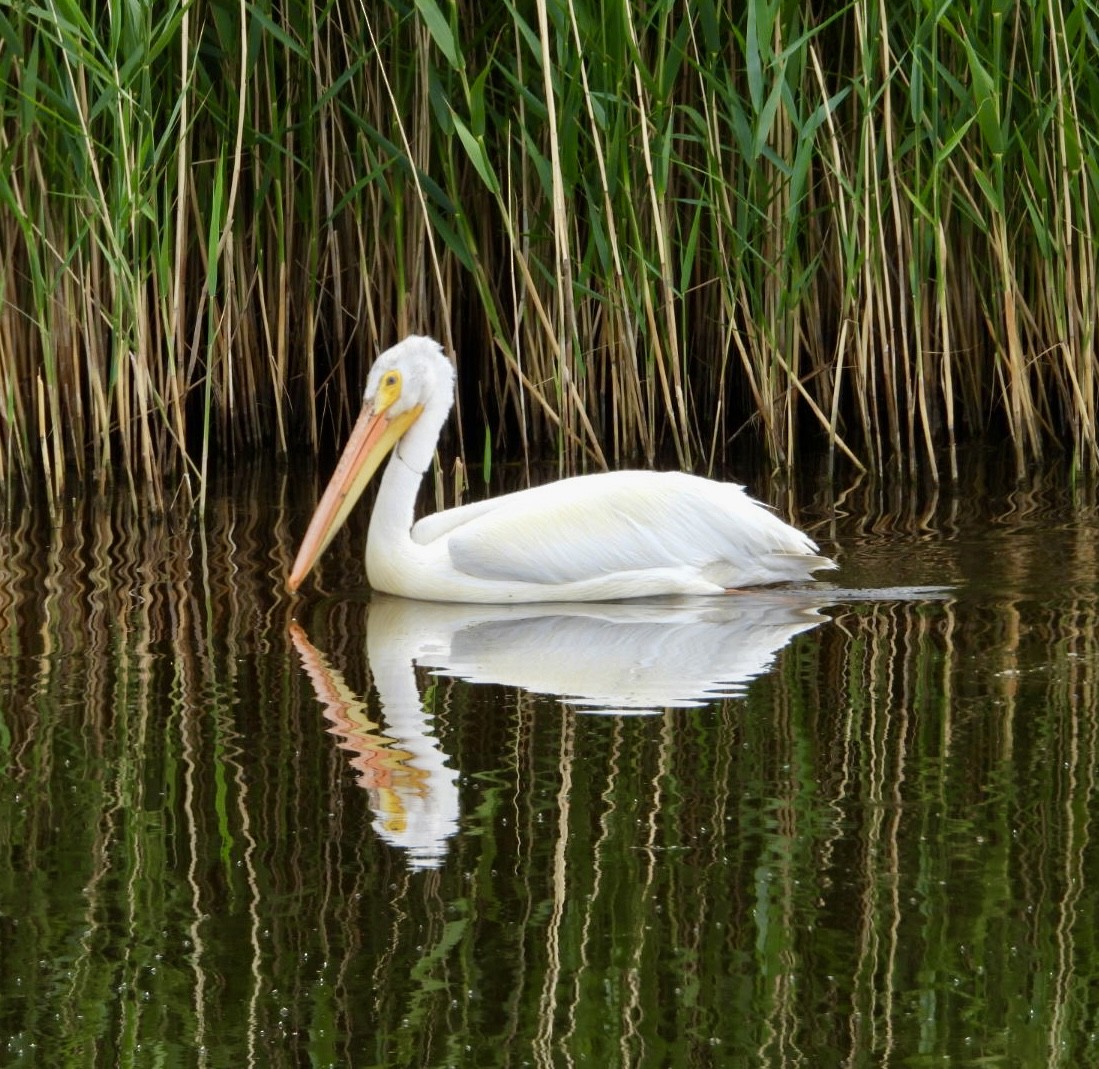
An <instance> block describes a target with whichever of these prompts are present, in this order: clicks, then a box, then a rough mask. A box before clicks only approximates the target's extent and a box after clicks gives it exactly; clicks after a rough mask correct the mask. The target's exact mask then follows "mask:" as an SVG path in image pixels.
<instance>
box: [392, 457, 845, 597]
mask: <svg viewBox="0 0 1099 1069" xmlns="http://www.w3.org/2000/svg"><path fill="white" fill-rule="evenodd" d="M467 510H468V511H467ZM442 516H443V517H445V520H444V519H441V518H436V517H429V518H428V520H429V521H433V523H429V524H427V525H425V522H424V521H421V523H420V524H417V525H416V528H414V530H413V537H414V538H415V539H416V541H418V542H420V541H427V540H428V539H427V538H426V537H425V532H430V533H431V534H434V535H436V536H439V535H440V534H441V533H445V532H447V531H449V536H448V548H449V552H450V557H451V560H452V562H453V564H454V566H455V567H456V568H457V569H458V570H459V571H461V572H463V573H465V574H466V575H470V576H475V577H477V578H480V579H489V580H503V581H511V582H524V583H543V584H563V583H571V582H583V581H585V580H589V579H596V578H600V577H603V576H608V575H613V574H616V573H622V572H635V571H650V570H652V569H658V568H671V569H682V568H688V569H690V570H692V571H694V572H697V573H698V575H699V577H700V578H702V579H703V580H705V581H708V582H712V583H714V584H717V585H720V586H730V585H736V584H738V583H761V582H779V581H782V580H784V579H793V578H805V577H807V575H808V573H809V571H810V570H811V569H812V568H813V567H824V566H826V565H827V564H828V563H829V562H827V561H826V560H825V559H824V558H820V557H817V556H816V555H815V554H816V546H815V545H814V544H813V542H812V541H811V540H810V539H809V538H808V537H807V536H805V535H803V534H801V532H799V531H796V530H795V529H794V528H792V527H790V526H788V525H787V524H785V523H783V522H782V521H781V520H780V519H778V517H776V516H775V515H774V514H773V513H771V512H770V511H769V510H767V509H766V508H764V507H763V506H761V505H759V504H758V503H757V502H754V501H752V500H751V498H749V497H748V496H747V495H746V494H745V493H744V491H743V488H742V487H739V486H735V485H733V484H730V483H716V482H711V481H710V480H707V479H701V478H698V477H697V476H693V475H685V474H683V473H680V472H664V473H654V472H609V473H602V474H599V475H588V476H581V477H579V478H575V479H565V480H562V481H561V482H557V483H549V484H547V485H546V486H542V487H536V488H534V489H532V490H523V491H520V492H518V493H515V494H508V495H506V496H504V497H501V498H497V499H495V500H494V501H488V502H484V503H483V504H482V505H480V506H477V505H472V506H465V508H463V509H455V510H452V511H451V512H448V513H443V514H442Z"/></svg>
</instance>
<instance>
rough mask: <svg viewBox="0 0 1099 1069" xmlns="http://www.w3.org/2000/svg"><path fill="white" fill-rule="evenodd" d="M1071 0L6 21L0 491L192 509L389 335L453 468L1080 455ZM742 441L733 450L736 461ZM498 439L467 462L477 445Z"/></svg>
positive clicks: (169, 13) (1098, 103)
mask: <svg viewBox="0 0 1099 1069" xmlns="http://www.w3.org/2000/svg"><path fill="white" fill-rule="evenodd" d="M1097 27H1099V22H1097V18H1096V14H1095V11H1094V8H1093V7H1091V6H1089V5H1086V4H1083V3H1072V2H1069V0H1048V2H1047V3H1045V4H1041V5H1037V4H1035V5H1029V4H1009V3H1005V2H1004V0H986V2H978V3H974V4H971V5H967V7H966V9H965V10H962V9H960V8H958V7H957V6H956V5H940V6H939V7H937V8H936V7H928V6H927V5H920V4H906V5H885V4H882V3H871V2H868V0H866V2H863V0H856V2H852V3H850V4H847V5H846V6H844V7H842V8H839V9H836V8H834V7H832V6H831V5H801V4H780V3H778V2H777V0H776V2H770V3H768V2H763V0H758V2H749V3H748V4H746V5H730V6H726V5H721V4H715V3H713V2H702V3H691V4H686V3H683V2H675V0H653V2H650V3H647V4H642V3H639V2H637V0H607V2H603V3H593V2H591V0H552V2H551V0H534V2H533V3H532V4H524V5H513V4H495V3H485V2H477V0H468V2H465V3H462V4H456V3H446V2H443V0H415V3H414V4H411V5H408V4H398V3H366V2H364V0H337V2H334V3H332V4H329V5H320V6H318V5H314V4H312V3H304V2H300V0H289V2H286V3H281V4H273V3H270V2H269V0H257V2H254V3H245V2H243V0H241V2H240V3H239V5H231V4H230V5H223V4H218V5H214V4H210V3H208V2H206V0H193V2H185V0H166V2H165V3H162V4H157V5H102V4H97V5H90V6H89V5H79V4H76V3H75V2H74V0H49V2H48V3H45V4H42V5H36V6H23V5H14V6H5V7H2V8H0V156H2V159H3V163H2V166H0V404H2V417H0V421H2V426H0V473H2V475H0V477H2V478H3V479H4V480H5V482H6V483H8V484H9V485H10V484H12V483H13V482H25V483H37V482H39V481H44V482H45V483H46V484H47V485H48V486H49V488H50V491H51V493H52V494H54V495H58V494H60V493H62V492H63V490H64V487H65V485H66V483H67V482H68V481H69V480H71V479H73V478H74V477H77V476H84V475H89V474H90V475H92V476H94V477H96V478H98V479H100V480H102V479H106V478H112V479H116V480H128V481H129V483H130V484H131V485H132V486H133V487H134V490H135V492H136V491H137V490H138V489H139V488H140V491H141V493H142V494H145V495H148V497H149V499H150V500H152V501H153V502H158V503H163V502H164V501H165V499H166V497H168V496H170V495H173V494H175V493H177V492H179V490H180V489H183V490H184V491H189V492H191V493H197V494H198V495H199V496H200V497H201V496H202V495H204V494H205V488H206V486H207V481H208V478H209V475H210V473H211V471H212V469H213V467H214V465H215V464H216V463H218V462H224V461H225V460H226V458H229V459H231V458H233V457H235V456H237V455H239V454H240V453H242V452H244V451H246V450H250V449H254V448H272V447H274V448H277V449H279V450H281V451H287V450H289V449H291V448H292V447H299V448H300V447H302V446H305V445H307V446H309V447H312V448H316V447H317V446H318V445H319V444H320V443H322V442H323V441H325V440H327V439H328V438H330V437H331V436H333V435H338V434H339V433H341V432H342V431H343V430H344V429H345V428H346V426H347V424H348V421H349V420H350V418H351V416H352V415H353V414H354V412H353V410H354V409H355V408H356V407H357V396H358V391H359V388H360V384H361V382H362V380H363V377H364V370H365V367H366V366H367V365H368V364H369V362H370V360H371V359H372V358H373V355H374V354H375V353H376V351H377V350H378V349H379V348H381V347H384V346H385V345H387V344H389V343H391V342H393V341H394V340H396V339H397V338H398V337H399V336H400V335H402V334H404V333H406V332H409V331H428V332H432V333H434V334H436V335H437V336H438V337H440V338H441V339H442V340H443V342H444V344H445V345H446V346H447V348H448V349H449V350H451V351H452V352H454V353H455V354H456V358H457V360H458V364H459V368H460V381H461V403H462V410H463V420H462V429H463V431H464V439H459V441H458V444H459V446H460V447H461V448H462V449H463V451H466V450H467V449H468V451H469V452H471V453H472V454H473V456H472V459H474V460H480V459H481V457H482V450H483V455H484V456H485V457H487V458H491V457H492V456H494V455H501V456H510V457H515V456H522V457H524V458H526V459H534V458H537V459H544V458H546V457H553V458H555V459H556V460H557V461H558V463H559V465H560V467H561V468H562V469H569V470H572V469H577V468H581V467H589V466H596V467H597V466H602V465H617V464H621V463H625V462H643V463H648V464H651V463H656V462H658V461H659V462H662V463H663V462H670V461H674V462H675V463H677V464H679V465H681V466H684V467H693V468H706V469H708V468H714V467H720V466H722V465H723V464H724V463H725V462H726V460H727V458H728V456H729V453H730V450H731V449H732V448H739V446H740V443H741V442H742V441H753V440H758V441H761V442H762V443H763V445H764V447H765V449H766V452H767V455H768V456H769V458H770V459H771V461H772V462H773V463H774V464H776V465H789V464H792V463H793V462H794V460H795V458H796V454H797V452H798V449H799V448H805V447H806V446H807V445H808V446H812V447H823V448H827V449H829V450H831V451H832V452H833V454H834V455H835V456H836V457H837V458H839V459H841V461H842V462H843V463H846V464H850V465H854V466H857V467H863V468H867V469H870V470H882V469H885V468H887V467H893V468H899V469H900V470H901V471H903V472H906V473H908V474H909V475H911V476H915V475H917V474H926V475H930V476H931V477H933V478H939V477H941V476H943V475H944V474H946V475H953V474H955V472H956V460H955V455H956V454H955V448H956V445H957V444H958V443H959V442H960V441H961V440H963V439H972V438H980V437H985V436H988V437H990V438H992V439H993V440H997V441H999V440H1002V441H1006V442H1009V443H1010V446H1011V450H1012V452H1013V455H1014V458H1015V464H1016V468H1017V469H1018V470H1019V471H1020V472H1022V471H1023V470H1024V469H1025V468H1026V467H1027V465H1028V464H1030V463H1031V462H1032V461H1034V460H1036V459H1038V458H1039V457H1041V455H1042V454H1043V453H1044V452H1046V451H1048V450H1050V449H1063V450H1064V452H1065V454H1066V456H1068V457H1069V458H1070V462H1071V465H1072V470H1073V471H1079V470H1085V469H1093V468H1094V467H1095V465H1096V461H1097V459H1099V443H1097V441H1096V409H1097V404H1099V382H1097V374H1096V347H1095V334H1096V322H1097V304H1096V254H1095V234H1094V227H1095V222H1094V218H1093V217H1094V215H1095V212H1096V198H1097V193H1099V163H1097V160H1099V154H1097V145H1096V140H1097V132H1099V76H1097V69H1096V65H1095V63H1094V49H1095V44H1094V42H1095V39H1096V32H1097ZM738 436H739V437H738ZM482 443H483V444H482Z"/></svg>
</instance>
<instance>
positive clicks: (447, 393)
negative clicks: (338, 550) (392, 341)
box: [286, 336, 454, 592]
mask: <svg viewBox="0 0 1099 1069" xmlns="http://www.w3.org/2000/svg"><path fill="white" fill-rule="evenodd" d="M453 401H454V365H453V364H451V362H450V361H449V360H448V359H447V358H446V357H445V356H444V355H443V350H442V346H440V345H439V343H438V342H437V341H435V340H434V339H432V338H423V337H418V336H413V337H409V338H405V339H404V341H401V342H398V343H397V344H396V345H394V346H393V347H392V348H390V349H386V351H385V352H384V353H382V354H381V356H379V357H378V359H377V360H376V361H375V362H374V366H373V367H372V368H371V369H370V374H369V376H367V380H366V390H365V392H364V394H363V409H362V414H361V415H360V416H359V418H358V421H357V422H356V424H355V426H354V428H353V429H352V431H351V437H350V438H349V439H348V441H347V445H346V446H344V450H343V453H342V454H341V456H340V459H339V462H338V463H337V465H336V470H335V471H334V472H333V473H332V478H331V480H329V483H328V486H327V487H326V488H325V491H324V496H323V497H322V498H321V502H320V504H319V505H318V506H317V511H316V512H314V513H313V519H312V520H310V522H309V529H308V530H307V531H306V532H305V538H304V539H303V540H302V544H301V549H299V550H298V556H297V559H296V560H295V561H294V567H293V570H292V571H291V572H290V578H289V579H288V580H287V581H286V586H287V589H289V590H290V591H291V592H293V591H295V590H297V589H298V587H299V586H301V582H302V580H303V579H304V578H305V577H306V575H307V574H308V572H309V569H310V568H312V567H313V565H314V564H315V563H316V561H317V559H318V558H319V557H320V555H321V554H322V553H323V552H324V551H325V549H327V547H328V543H329V542H331V541H332V538H333V537H334V535H335V534H336V532H337V531H338V530H339V529H340V528H341V527H342V526H343V524H344V522H345V521H346V519H347V517H348V515H349V514H350V512H351V509H352V508H353V507H354V506H355V503H356V502H357V501H358V500H359V498H360V497H361V496H362V492H363V490H365V489H366V485H367V483H369V482H370V480H371V478H372V477H373V475H374V473H375V472H376V471H377V470H378V467H379V465H380V464H381V462H382V461H383V460H384V459H385V456H386V454H387V453H388V452H389V451H390V450H391V449H392V448H393V447H394V446H396V445H397V443H398V442H400V443H401V446H400V448H399V450H398V452H399V453H400V455H401V459H402V460H403V461H404V462H405V463H406V464H407V465H408V466H409V467H410V468H412V469H413V470H415V471H424V470H426V468H427V466H428V464H429V463H430V462H431V454H432V452H433V450H434V448H435V442H436V439H437V437H438V433H439V429H440V427H441V426H442V424H443V421H444V420H445V419H446V416H447V413H448V412H449V411H450V406H451V404H452V403H453ZM425 413H429V414H430V418H428V419H425V420H424V421H423V423H424V425H425V430H428V431H429V432H430V433H428V434H425V435H419V434H418V435H416V436H412V435H409V437H408V438H406V437H405V436H406V435H408V433H409V431H410V430H411V429H412V427H414V426H415V425H416V424H417V423H418V422H419V421H420V419H421V417H422V416H424V414H425ZM402 440H403V441H402Z"/></svg>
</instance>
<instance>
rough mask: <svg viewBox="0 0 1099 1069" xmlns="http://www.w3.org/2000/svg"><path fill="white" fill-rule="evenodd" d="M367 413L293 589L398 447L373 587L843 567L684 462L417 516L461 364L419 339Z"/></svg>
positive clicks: (674, 577) (584, 585)
mask: <svg viewBox="0 0 1099 1069" xmlns="http://www.w3.org/2000/svg"><path fill="white" fill-rule="evenodd" d="M363 402H364V403H363V410H362V414H361V415H360V416H359V419H358V422H357V423H356V424H355V427H354V429H353V430H352V432H351V438H350V440H349V441H348V443H347V446H346V447H345V448H344V451H343V455H342V456H341V457H340V460H339V463H338V464H337V466H336V470H335V472H334V473H333V475H332V479H331V481H330V482H329V484H328V487H327V489H326V490H325V492H324V496H323V497H322V498H321V502H320V504H319V505H318V506H317V511H316V512H315V513H314V514H313V519H312V520H311V521H310V524H309V529H308V530H307V531H306V534H305V539H304V540H303V542H302V545H301V549H300V550H299V551H298V556H297V559H296V560H295V561H294V568H293V571H292V572H291V574H290V578H289V580H288V581H287V587H288V588H289V589H290V590H291V591H295V590H297V589H298V587H299V586H300V585H301V582H302V580H303V579H304V578H305V576H306V574H307V573H308V571H309V569H310V568H312V566H313V564H314V563H315V562H316V560H317V558H318V557H319V556H320V555H321V553H323V552H324V550H325V548H326V547H327V546H328V543H329V542H330V541H331V540H332V537H333V535H335V533H336V531H337V530H339V528H340V526H341V525H342V524H343V523H344V521H345V520H346V519H347V516H348V514H349V513H350V511H351V509H352V508H353V507H354V505H355V502H356V501H357V500H358V499H359V497H360V495H361V494H362V492H363V489H364V488H365V487H366V484H367V483H368V482H369V481H370V478H371V476H373V474H374V472H375V471H376V470H377V468H378V465H379V464H380V463H381V461H382V459H383V458H384V457H385V455H386V453H388V452H389V451H390V450H391V449H392V450H394V452H393V457H392V459H391V460H390V462H389V465H388V466H387V467H386V470H385V473H384V475H383V476H382V482H381V486H380V488H379V490H378V496H377V500H376V501H375V503H374V512H373V515H372V516H371V518H370V529H369V532H368V534H367V538H366V574H367V579H368V580H369V582H370V585H371V587H373V588H374V589H375V590H379V591H383V592H385V593H388V594H397V595H400V596H402V597H408V598H418V599H421V600H424V601H456V602H486V603H503V602H535V601H612V600H617V599H620V598H638V597H651V596H655V595H664V594H721V593H724V592H725V591H727V590H730V589H736V588H739V587H747V586H759V585H763V584H768V583H782V582H788V581H790V580H805V579H809V578H810V577H811V573H812V572H813V571H815V570H817V569H820V568H834V567H835V565H834V564H833V563H832V561H830V560H829V559H828V558H827V557H822V556H819V555H818V553H817V547H816V544H815V543H814V542H813V541H812V539H810V538H809V537H808V536H807V535H805V534H803V533H802V532H801V531H798V530H797V529H796V528H794V527H791V526H790V525H789V524H787V523H783V522H782V520H780V519H779V518H778V517H777V516H775V515H774V514H773V513H772V512H771V511H770V510H769V509H767V508H766V507H765V506H763V505H761V504H760V503H759V502H758V501H753V500H752V499H751V498H750V497H748V495H747V494H745V493H744V488H743V487H741V486H736V485H734V484H732V483H719V482H714V481H712V480H710V479H703V478H700V477H699V476H697V475H687V474H684V473H683V472H651V471H616V472H603V473H600V474H595V475H580V476H576V477H574V478H571V479H562V480H560V481H559V482H554V483H548V484H546V485H544V486H536V487H533V488H531V489H529V490H519V491H517V492H515V493H511V494H505V495H503V496H502V497H497V498H490V499H489V500H487V501H479V502H476V503H474V504H470V505H462V506H460V507H458V508H453V509H447V510H446V511H444V512H438V513H436V514H435V515H432V516H425V517H424V518H423V519H421V520H419V521H417V522H415V523H413V510H414V507H415V503H416V494H417V491H418V489H419V485H420V481H421V479H422V478H423V474H424V472H425V471H427V468H428V465H429V464H430V463H431V458H432V456H433V454H434V452H435V447H436V444H437V442H438V439H439V434H440V433H441V431H442V429H443V424H444V423H445V422H446V419H447V416H448V415H449V413H450V408H451V405H452V404H453V403H454V367H453V365H452V364H451V362H450V361H449V360H448V359H447V358H446V357H445V356H444V355H443V351H442V348H441V346H440V345H439V343H438V342H436V341H434V340H432V339H431V338H422V337H409V338H406V339H405V340H404V341H402V342H399V343H398V344H397V345H394V346H393V347H392V348H390V349H387V350H386V351H385V352H384V353H382V354H381V356H379V357H378V359H377V361H376V362H375V364H374V366H373V367H372V368H371V369H370V375H369V377H368V378H367V381H366V392H365V395H364V398H363Z"/></svg>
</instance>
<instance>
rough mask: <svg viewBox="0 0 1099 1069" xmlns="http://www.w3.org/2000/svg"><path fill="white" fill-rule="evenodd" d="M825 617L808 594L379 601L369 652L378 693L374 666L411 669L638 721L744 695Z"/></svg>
mask: <svg viewBox="0 0 1099 1069" xmlns="http://www.w3.org/2000/svg"><path fill="white" fill-rule="evenodd" d="M824 619H826V618H825V617H823V616H821V615H819V614H818V613H817V611H816V607H815V605H814V604H813V603H812V602H811V601H810V600H809V596H808V595H807V594H805V593H802V592H793V591H759V592H753V593H746V594H743V595H741V596H740V597H737V598H721V599H716V600H711V599H706V600H704V601H701V600H686V601H673V602H669V601H661V602H655V603H654V602H637V601H633V602H626V603H620V604H603V605H522V606H520V605H507V606H504V605H499V606H491V607H490V606H471V605H438V604H431V603H429V602H423V601H409V600H406V599H404V598H391V597H385V596H381V595H375V596H374V598H373V599H372V600H371V603H370V619H369V623H368V644H369V650H370V658H371V668H372V669H373V670H374V671H375V679H376V680H378V686H379V692H381V680H380V678H379V676H378V675H377V667H376V665H375V658H377V657H381V658H382V663H384V664H386V665H387V666H389V668H390V669H391V670H392V675H393V676H395V675H396V666H397V665H401V664H403V665H405V666H409V665H411V663H412V662H413V661H415V662H416V663H418V664H420V665H422V666H424V667H426V668H431V669H433V670H434V671H435V673H436V674H440V675H448V676H458V677H459V678H462V679H467V680H469V681H471V682H474V683H497V684H502V685H504V686H516V687H522V688H523V689H524V690H528V691H533V692H534V693H537V694H548V695H553V696H555V697H559V698H561V699H562V700H564V701H566V702H568V703H570V704H576V705H582V706H586V707H592V708H594V709H600V710H606V711H634V712H642V711H652V710H655V709H663V708H668V707H684V706H693V705H700V704H702V703H704V702H707V701H711V700H713V699H715V698H720V697H724V696H727V695H733V694H740V693H743V691H744V689H745V686H746V684H747V683H748V682H749V681H750V680H752V679H754V678H755V677H756V676H758V675H761V674H762V673H763V672H765V671H766V670H767V669H768V668H769V667H770V665H771V663H772V661H773V660H774V657H775V655H776V653H777V652H778V651H779V650H780V649H781V648H782V647H783V646H785V645H786V643H787V642H789V641H790V639H792V638H793V637H794V635H796V634H798V633H799V632H801V631H807V630H809V629H810V628H812V627H816V626H817V624H819V623H821V622H822V621H823V620H824ZM406 671H407V672H408V675H409V677H410V678H411V676H412V673H411V670H410V668H408V667H406ZM383 698H384V692H383ZM387 708H388V703H387Z"/></svg>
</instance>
